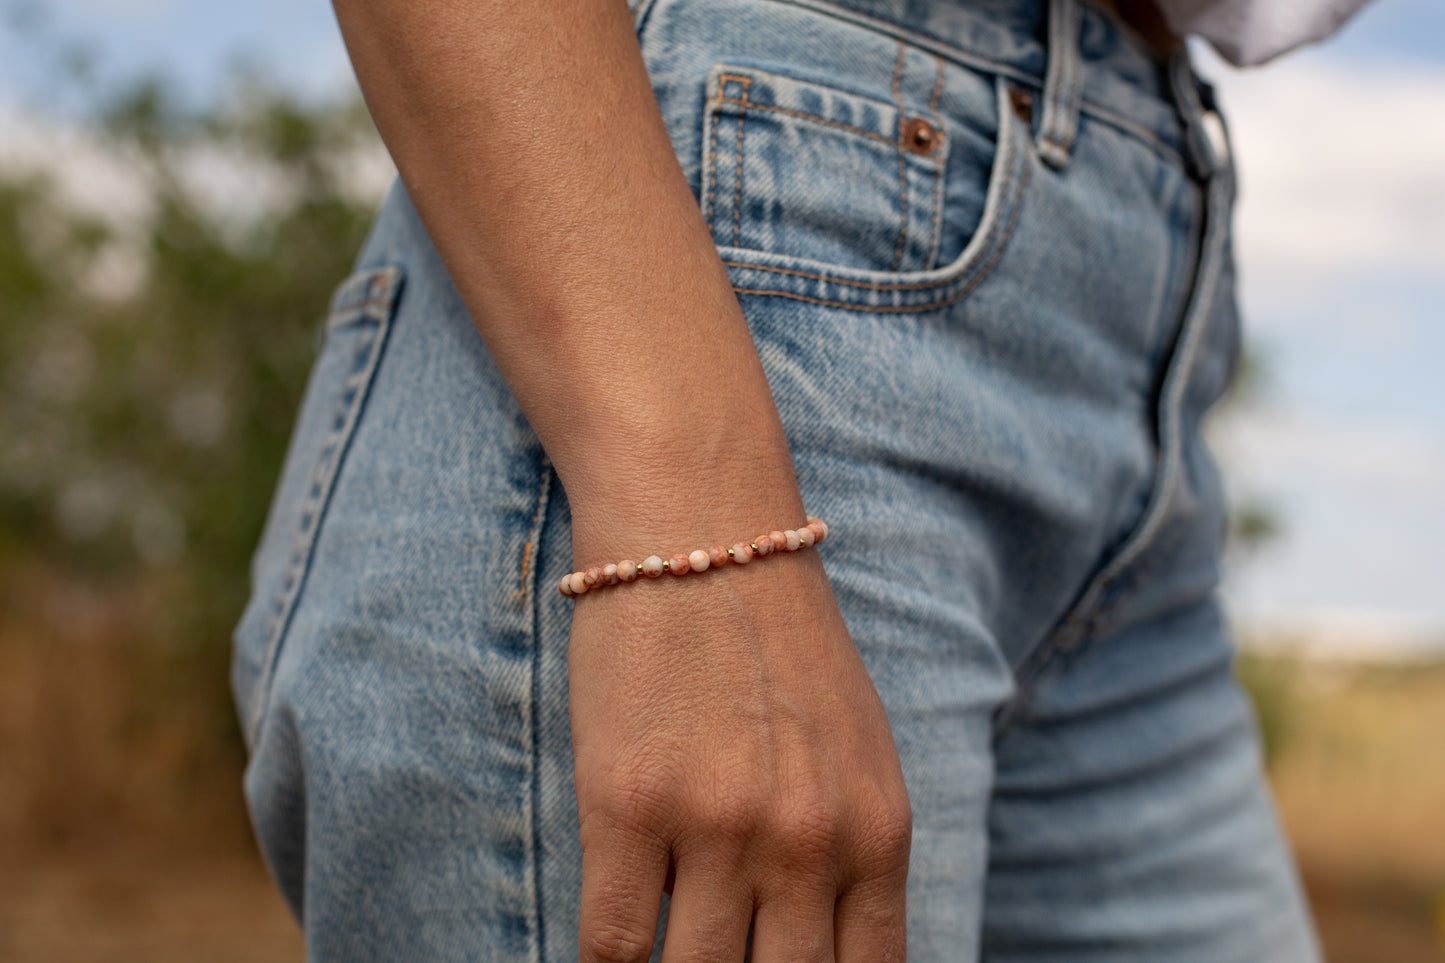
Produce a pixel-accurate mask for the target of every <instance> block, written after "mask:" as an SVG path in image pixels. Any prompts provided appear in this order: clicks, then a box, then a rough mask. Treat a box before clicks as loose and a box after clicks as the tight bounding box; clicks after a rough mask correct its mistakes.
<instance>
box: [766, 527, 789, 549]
mask: <svg viewBox="0 0 1445 963" xmlns="http://www.w3.org/2000/svg"><path fill="white" fill-rule="evenodd" d="M768 541H770V542H772V543H773V551H775V552H782V551H786V550H787V548H788V537H787V536H786V535H784V534H783V533H782V532H768Z"/></svg>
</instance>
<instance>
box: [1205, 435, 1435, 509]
mask: <svg viewBox="0 0 1445 963" xmlns="http://www.w3.org/2000/svg"><path fill="white" fill-rule="evenodd" d="M1211 429H1212V430H1211V433H1210V440H1211V443H1212V445H1213V447H1214V449H1215V450H1216V451H1217V452H1218V453H1219V455H1220V457H1221V459H1222V461H1223V462H1224V463H1225V464H1226V465H1228V466H1229V467H1230V468H1231V469H1232V470H1233V471H1234V472H1236V473H1237V474H1238V475H1239V476H1240V477H1241V479H1242V480H1245V481H1247V482H1249V483H1253V484H1257V485H1262V486H1264V487H1266V488H1274V489H1280V490H1283V491H1285V492H1288V491H1289V490H1291V489H1299V488H1301V487H1308V486H1314V485H1318V484H1320V483H1321V481H1325V482H1327V483H1328V484H1329V485H1330V486H1331V487H1332V488H1335V489H1337V490H1338V489H1348V490H1349V491H1350V492H1351V493H1353V494H1354V495H1355V496H1358V497H1363V498H1368V499H1371V500H1375V499H1380V500H1389V501H1390V502H1391V503H1392V504H1393V505H1394V506H1395V507H1396V508H1403V507H1407V506H1410V505H1414V506H1417V507H1419V508H1422V509H1428V508H1434V507H1438V506H1439V505H1440V503H1441V496H1442V493H1445V437H1442V436H1441V435H1440V434H1439V433H1438V432H1432V431H1431V430H1430V429H1429V427H1427V426H1425V425H1423V424H1420V423H1419V422H1415V421H1408V420H1404V419H1394V420H1385V419H1379V420H1373V419H1371V420H1359V421H1356V422H1347V421H1341V420H1338V419H1326V418H1324V417H1320V416H1318V415H1315V414H1313V413H1310V412H1299V411H1291V410H1288V409H1278V408H1275V409H1266V410H1260V411H1253V412H1248V413H1241V414H1239V415H1236V416H1234V417H1232V418H1228V419H1225V420H1222V421H1220V422H1219V423H1217V424H1215V425H1212V426H1211ZM1437 534H1440V535H1445V532H1442V533H1437Z"/></svg>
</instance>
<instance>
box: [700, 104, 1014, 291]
mask: <svg viewBox="0 0 1445 963" xmlns="http://www.w3.org/2000/svg"><path fill="white" fill-rule="evenodd" d="M996 88H997V95H996V100H997V114H996V116H997V117H998V136H997V138H996V143H997V153H996V156H995V160H994V164H993V166H992V168H991V173H990V185H991V186H990V190H989V194H990V200H989V202H988V203H986V205H985V209H984V218H985V220H986V221H988V226H987V227H986V228H985V229H984V230H983V231H982V232H981V233H977V234H975V236H974V238H973V240H972V241H970V242H969V244H967V245H965V247H964V249H963V251H961V252H960V253H959V256H958V257H957V258H956V259H955V260H954V261H953V262H952V263H951V264H950V265H948V266H947V267H946V268H944V269H941V270H942V272H943V273H942V276H940V277H937V278H930V279H928V280H924V281H898V282H885V281H864V280H858V279H854V278H849V277H847V276H846V274H847V269H839V270H837V271H836V272H833V273H824V272H823V271H809V270H804V269H801V268H788V267H779V266H776V265H770V264H764V263H761V262H759V261H749V260H744V259H742V258H739V257H736V256H734V257H731V258H730V257H726V256H725V257H724V258H723V264H724V265H725V266H727V267H729V268H734V269H739V270H756V271H764V272H768V273H771V274H779V275H784V276H789V277H798V278H803V279H806V280H811V281H816V282H819V283H821V284H827V285H837V286H840V287H843V288H851V289H857V290H860V291H871V292H904V293H906V292H912V291H930V290H939V289H944V288H948V287H951V286H953V285H957V284H962V285H963V287H962V288H961V290H959V291H957V292H955V293H954V294H952V295H951V296H948V297H944V298H942V299H940V300H934V301H929V302H926V303H921V304H905V305H869V304H864V303H859V302H854V301H844V300H837V299H831V298H826V297H813V296H810V295H806V294H799V293H797V292H794V291H781V290H771V289H767V288H748V287H738V286H736V285H735V286H734V291H735V292H736V293H738V294H740V295H742V294H751V295H756V296H759V297H782V298H788V299H791V300H795V301H804V302H807V303H810V304H818V305H821V306H824V307H836V308H843V309H849V310H858V311H864V312H872V313H880V314H906V313H917V312H923V311H931V310H935V309H937V308H942V307H948V306H949V305H952V304H956V303H958V302H959V301H961V300H963V298H964V297H966V296H967V295H968V294H970V293H971V292H972V291H973V290H974V289H975V288H976V287H978V285H979V284H981V283H982V282H983V280H984V279H985V278H987V277H988V275H989V274H991V273H992V271H993V269H994V267H995V266H996V265H997V263H998V261H999V259H1000V257H1001V256H1002V254H1003V251H1004V249H1005V248H1006V247H1007V246H1008V241H1009V239H1010V238H1011V237H1012V235H1013V232H1014V230H1015V228H1016V227H1017V225H1018V220H1019V215H1020V209H1021V207H1022V203H1023V195H1024V193H1025V191H1026V190H1027V188H1028V184H1029V181H1030V179H1031V177H1032V172H1033V166H1032V162H1031V160H1032V159H1031V156H1030V152H1029V149H1028V148H1029V145H1028V144H1027V143H1020V137H1021V135H1020V133H1019V131H1020V130H1022V125H1021V124H1020V123H1019V122H1018V119H1017V117H1016V116H1015V114H1014V112H1013V110H1012V108H1011V107H1010V105H1009V100H1008V92H1009V84H1008V83H1007V82H1006V81H1005V80H1004V79H1003V78H996ZM861 133H868V132H867V131H861ZM873 136H876V135H873ZM995 184H996V185H997V188H998V190H997V192H996V193H995V192H994V190H993V185H995ZM1005 205H1006V206H1007V207H1008V208H1009V211H1010V212H1009V216H1008V219H1007V224H1006V225H1005V224H1004V222H1003V219H1002V218H1001V217H1000V215H1001V208H1003V207H1004V206H1005ZM990 213H992V215H993V216H992V218H991V219H990ZM980 226H981V227H982V224H981V225H980ZM1000 228H1002V232H1000ZM735 250H736V251H737V253H738V254H747V253H764V252H746V251H743V250H742V249H735ZM985 258H986V260H985ZM820 266H821V267H822V268H823V269H824V270H827V266H826V265H820ZM970 272H973V276H972V277H969V275H970Z"/></svg>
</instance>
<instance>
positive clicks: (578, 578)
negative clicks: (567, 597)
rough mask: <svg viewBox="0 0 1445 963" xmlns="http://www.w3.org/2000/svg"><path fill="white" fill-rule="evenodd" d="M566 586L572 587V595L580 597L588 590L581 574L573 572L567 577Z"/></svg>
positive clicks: (585, 580)
mask: <svg viewBox="0 0 1445 963" xmlns="http://www.w3.org/2000/svg"><path fill="white" fill-rule="evenodd" d="M567 584H568V585H570V586H571V587H572V594H573V595H581V594H582V593H583V592H586V591H587V589H588V585H587V579H586V578H585V577H584V576H583V574H582V573H581V572H573V573H572V574H571V575H569V576H567Z"/></svg>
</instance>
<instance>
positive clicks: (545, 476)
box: [512, 454, 551, 598]
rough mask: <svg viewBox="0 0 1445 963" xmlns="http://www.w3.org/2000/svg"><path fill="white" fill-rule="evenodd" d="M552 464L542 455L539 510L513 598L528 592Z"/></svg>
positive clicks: (535, 515)
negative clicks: (528, 579)
mask: <svg viewBox="0 0 1445 963" xmlns="http://www.w3.org/2000/svg"><path fill="white" fill-rule="evenodd" d="M550 468H551V465H550V463H549V462H548V461H547V456H546V455H545V454H543V456H542V471H541V476H542V480H541V483H540V486H539V487H540V490H539V491H538V493H537V510H536V512H534V513H533V515H532V527H531V530H530V531H529V532H528V534H527V544H526V545H523V546H522V566H521V574H520V575H519V576H518V578H517V591H515V592H513V593H512V598H520V597H522V596H523V595H526V594H527V576H528V574H530V572H529V566H530V563H531V561H532V554H533V553H534V552H535V551H536V548H537V539H538V538H539V537H541V524H542V511H543V509H544V508H545V507H546V505H547V489H548V488H549V487H550V482H551V472H550V470H549V469H550Z"/></svg>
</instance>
